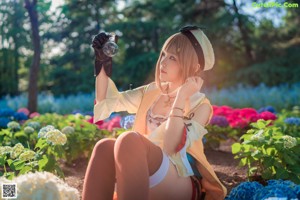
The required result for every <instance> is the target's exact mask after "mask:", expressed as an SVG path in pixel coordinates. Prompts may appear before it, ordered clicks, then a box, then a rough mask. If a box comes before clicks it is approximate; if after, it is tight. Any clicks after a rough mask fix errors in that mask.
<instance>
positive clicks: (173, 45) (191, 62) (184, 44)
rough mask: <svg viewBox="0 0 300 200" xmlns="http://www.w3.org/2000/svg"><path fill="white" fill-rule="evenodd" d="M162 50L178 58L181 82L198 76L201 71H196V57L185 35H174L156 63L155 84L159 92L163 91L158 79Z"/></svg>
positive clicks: (197, 67) (167, 41)
mask: <svg viewBox="0 0 300 200" xmlns="http://www.w3.org/2000/svg"><path fill="white" fill-rule="evenodd" d="M164 50H165V51H167V52H168V53H172V54H175V55H176V56H177V57H178V62H179V66H180V68H181V74H182V80H183V82H184V81H185V80H186V79H187V78H189V77H191V76H200V73H201V70H198V69H199V66H198V57H197V54H196V51H195V49H194V47H193V46H192V44H191V42H190V41H189V39H188V38H187V37H186V36H185V35H183V34H181V33H176V34H174V35H172V36H170V37H169V38H168V39H167V40H166V42H165V43H164V45H163V47H162V50H161V52H160V55H159V58H158V60H157V63H156V70H155V83H156V85H157V87H158V88H160V90H161V91H163V89H162V86H161V81H160V78H159V77H160V62H161V57H162V52H163V51H164Z"/></svg>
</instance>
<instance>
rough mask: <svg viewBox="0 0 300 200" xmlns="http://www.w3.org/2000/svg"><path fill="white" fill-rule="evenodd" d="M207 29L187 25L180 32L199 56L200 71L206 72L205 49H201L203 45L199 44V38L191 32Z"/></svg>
mask: <svg viewBox="0 0 300 200" xmlns="http://www.w3.org/2000/svg"><path fill="white" fill-rule="evenodd" d="M203 29H206V28H205V27H199V26H191V25H187V26H184V27H182V28H181V29H180V30H179V31H180V32H181V33H182V34H183V35H185V36H186V37H187V38H188V39H189V40H190V42H191V43H192V45H193V47H194V49H195V51H196V53H197V56H198V63H199V64H200V69H201V70H204V68H205V60H204V53H203V49H202V47H201V44H200V43H199V42H198V40H197V38H196V37H195V36H194V34H193V33H192V32H191V31H192V30H203Z"/></svg>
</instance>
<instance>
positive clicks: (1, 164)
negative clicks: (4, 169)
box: [0, 156, 5, 166]
mask: <svg viewBox="0 0 300 200" xmlns="http://www.w3.org/2000/svg"><path fill="white" fill-rule="evenodd" d="M4 164H5V160H4V158H3V157H2V156H1V157H0V166H4Z"/></svg>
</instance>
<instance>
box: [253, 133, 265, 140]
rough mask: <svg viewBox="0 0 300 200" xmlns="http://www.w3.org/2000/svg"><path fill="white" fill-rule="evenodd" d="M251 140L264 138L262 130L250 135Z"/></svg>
mask: <svg viewBox="0 0 300 200" xmlns="http://www.w3.org/2000/svg"><path fill="white" fill-rule="evenodd" d="M251 140H254V141H259V142H262V141H264V140H265V137H264V130H259V131H258V133H256V134H254V135H252V137H251Z"/></svg>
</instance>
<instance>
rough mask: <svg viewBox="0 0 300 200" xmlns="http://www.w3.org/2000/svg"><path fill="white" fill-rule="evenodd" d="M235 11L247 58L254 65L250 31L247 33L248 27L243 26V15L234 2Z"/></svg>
mask: <svg viewBox="0 0 300 200" xmlns="http://www.w3.org/2000/svg"><path fill="white" fill-rule="evenodd" d="M233 9H234V12H235V14H236V16H237V20H238V27H239V29H240V32H241V35H242V39H243V42H244V46H245V50H246V56H247V58H248V60H249V62H250V63H253V61H254V58H253V55H252V48H251V46H250V41H249V35H248V31H247V29H246V27H245V26H244V24H243V21H242V18H241V15H240V13H239V10H238V7H237V5H236V1H235V0H233Z"/></svg>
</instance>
